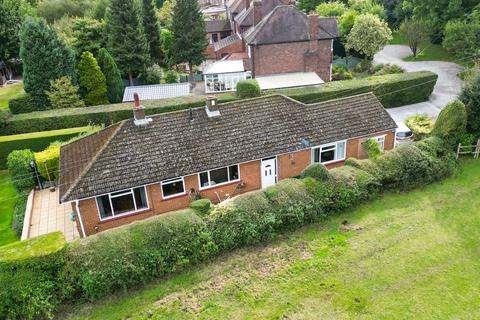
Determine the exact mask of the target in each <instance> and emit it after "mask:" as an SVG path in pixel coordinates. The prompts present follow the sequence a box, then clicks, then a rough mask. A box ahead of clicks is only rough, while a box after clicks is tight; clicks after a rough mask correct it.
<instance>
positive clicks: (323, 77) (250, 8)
mask: <svg viewBox="0 0 480 320" xmlns="http://www.w3.org/2000/svg"><path fill="white" fill-rule="evenodd" d="M226 9H227V11H226V12H227V19H226V20H212V21H207V34H208V37H209V42H210V46H209V47H208V49H207V54H208V55H209V57H210V58H213V59H216V60H219V59H222V60H239V61H243V63H244V65H245V70H248V71H250V72H251V75H252V77H254V78H257V77H268V76H277V75H279V74H282V75H283V74H288V75H289V76H291V77H292V82H296V80H297V79H295V77H297V78H300V79H302V78H304V77H303V76H301V75H299V74H301V73H308V74H309V75H308V76H307V77H310V78H311V76H312V74H314V75H313V76H314V77H315V79H313V80H311V81H308V84H307V85H315V84H319V83H323V82H327V81H330V80H331V67H332V61H333V40H334V39H336V38H338V37H339V32H338V27H337V22H336V20H335V18H333V17H327V18H326V17H318V16H317V15H316V14H315V13H312V14H310V15H308V16H307V15H306V14H305V13H303V12H301V11H299V10H298V9H297V8H296V6H295V5H293V4H290V3H289V2H288V1H287V2H285V1H282V0H254V1H250V0H231V1H229V2H227V3H226ZM215 63H218V62H213V64H215ZM273 80H274V79H273ZM273 80H270V82H273Z"/></svg>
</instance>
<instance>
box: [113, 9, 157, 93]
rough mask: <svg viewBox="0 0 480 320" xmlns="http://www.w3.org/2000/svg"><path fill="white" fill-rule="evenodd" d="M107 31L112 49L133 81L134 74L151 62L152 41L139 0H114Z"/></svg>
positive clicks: (131, 82) (120, 65) (119, 63)
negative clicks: (147, 36)
mask: <svg viewBox="0 0 480 320" xmlns="http://www.w3.org/2000/svg"><path fill="white" fill-rule="evenodd" d="M107 33H108V48H109V50H108V51H109V52H110V54H111V55H112V57H113V58H114V59H115V62H116V63H117V65H118V67H119V68H120V70H121V71H122V72H123V73H124V74H126V75H128V78H129V80H130V84H131V85H133V76H134V75H137V74H138V73H140V72H141V71H142V70H144V69H145V66H146V65H148V62H149V54H148V52H149V49H148V43H147V40H146V38H145V33H144V31H143V27H142V20H141V17H140V14H139V8H138V5H137V1H136V0H110V5H109V7H108V9H107Z"/></svg>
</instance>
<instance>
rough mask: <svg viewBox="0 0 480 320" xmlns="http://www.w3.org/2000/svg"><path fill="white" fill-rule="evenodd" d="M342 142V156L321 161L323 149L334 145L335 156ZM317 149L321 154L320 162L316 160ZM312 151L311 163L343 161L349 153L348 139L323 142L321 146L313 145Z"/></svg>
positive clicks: (319, 156)
mask: <svg viewBox="0 0 480 320" xmlns="http://www.w3.org/2000/svg"><path fill="white" fill-rule="evenodd" d="M340 143H343V144H344V147H343V155H341V157H339V158H338V159H334V160H331V161H326V162H321V161H322V151H323V149H324V148H329V147H332V146H334V150H335V157H336V156H337V152H338V145H339V144H340ZM317 149H318V150H319V154H318V159H319V160H320V161H319V162H315V150H317ZM311 152H312V157H311V163H321V164H329V163H335V162H339V161H343V160H345V158H346V154H347V140H340V141H336V142H332V143H326V144H322V145H320V146H316V147H313V148H312V151H311Z"/></svg>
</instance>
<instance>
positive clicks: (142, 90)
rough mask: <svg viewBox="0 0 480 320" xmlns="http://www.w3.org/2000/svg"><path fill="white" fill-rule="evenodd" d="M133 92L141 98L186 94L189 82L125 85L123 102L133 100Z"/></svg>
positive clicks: (149, 98)
mask: <svg viewBox="0 0 480 320" xmlns="http://www.w3.org/2000/svg"><path fill="white" fill-rule="evenodd" d="M134 93H138V96H139V97H140V99H142V100H158V99H165V98H174V97H181V96H188V95H189V94H190V84H189V83H188V82H185V83H171V84H153V85H147V86H130V87H126V88H125V91H124V92H123V102H127V101H133V94H134Z"/></svg>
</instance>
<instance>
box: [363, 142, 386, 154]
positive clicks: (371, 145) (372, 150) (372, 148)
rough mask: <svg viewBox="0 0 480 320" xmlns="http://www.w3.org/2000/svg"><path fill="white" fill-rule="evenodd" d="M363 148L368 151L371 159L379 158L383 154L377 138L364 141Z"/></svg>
mask: <svg viewBox="0 0 480 320" xmlns="http://www.w3.org/2000/svg"><path fill="white" fill-rule="evenodd" d="M362 148H363V149H365V151H367V155H368V157H369V158H370V159H374V158H377V157H378V156H380V155H381V154H382V150H380V145H379V144H378V142H377V140H375V139H367V140H365V141H363V142H362Z"/></svg>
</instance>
